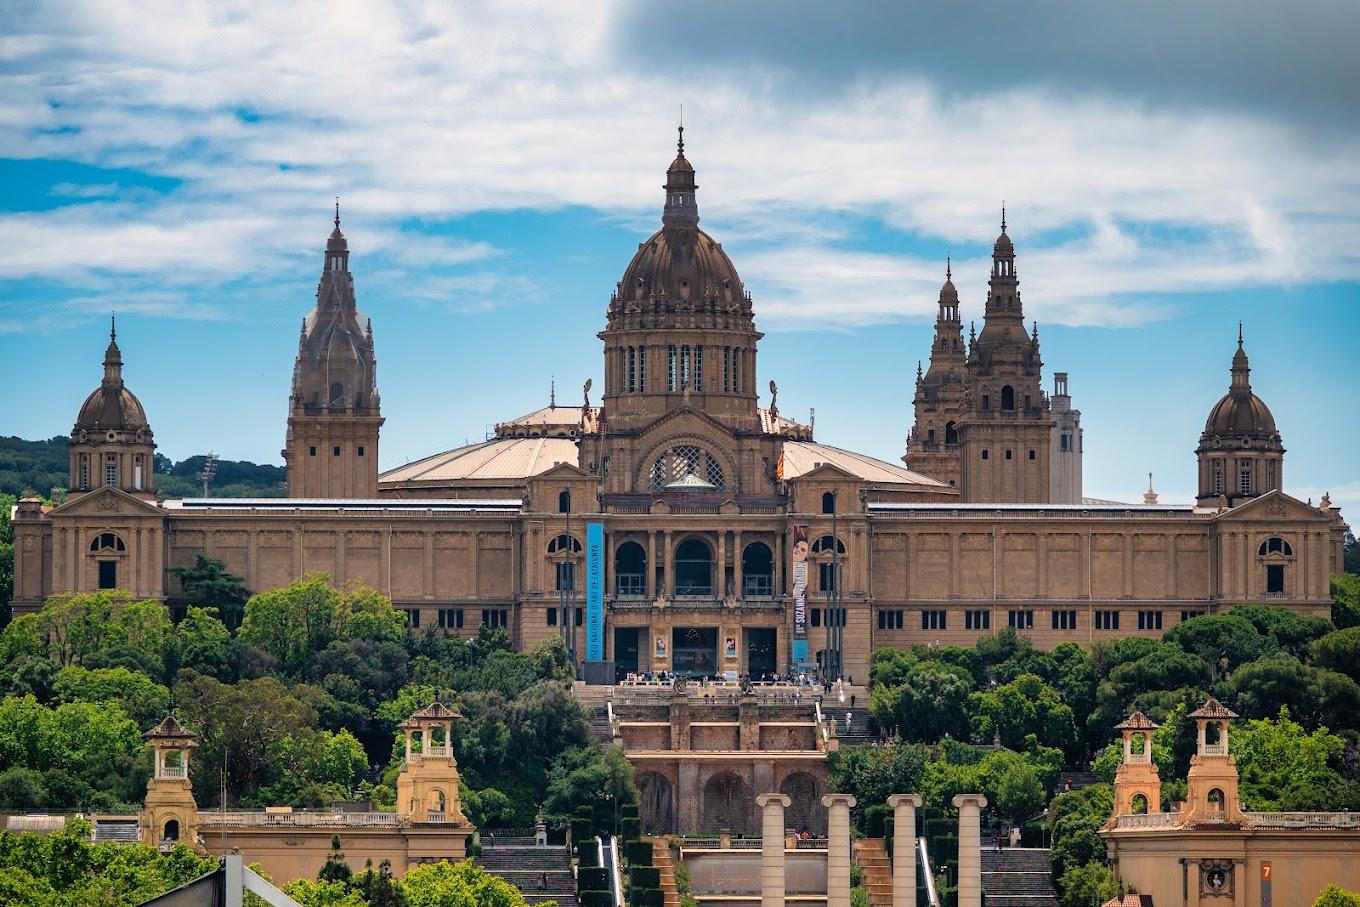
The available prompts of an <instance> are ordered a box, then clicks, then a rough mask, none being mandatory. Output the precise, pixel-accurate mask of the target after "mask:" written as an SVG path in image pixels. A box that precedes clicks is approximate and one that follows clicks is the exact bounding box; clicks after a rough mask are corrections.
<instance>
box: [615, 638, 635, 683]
mask: <svg viewBox="0 0 1360 907" xmlns="http://www.w3.org/2000/svg"><path fill="white" fill-rule="evenodd" d="M638 633H639V630H638V628H637V627H615V628H614V681H615V682H616V683H617V682H618V681H620V680H623V679H624V678H625V677H627V676H628V675H629V674H636V673H637V672H638Z"/></svg>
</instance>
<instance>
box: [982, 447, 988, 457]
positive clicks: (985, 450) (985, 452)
mask: <svg viewBox="0 0 1360 907" xmlns="http://www.w3.org/2000/svg"><path fill="white" fill-rule="evenodd" d="M982 459H984V460H985V459H987V449H986V448H985V447H984V448H983V449H982Z"/></svg>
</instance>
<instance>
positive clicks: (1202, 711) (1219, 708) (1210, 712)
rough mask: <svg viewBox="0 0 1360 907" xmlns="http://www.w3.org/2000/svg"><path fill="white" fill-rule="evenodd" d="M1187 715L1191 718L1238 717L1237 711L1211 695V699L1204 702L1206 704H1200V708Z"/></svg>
mask: <svg viewBox="0 0 1360 907" xmlns="http://www.w3.org/2000/svg"><path fill="white" fill-rule="evenodd" d="M1187 717H1189V718H1236V717H1237V713H1236V712H1234V711H1233V710H1232V709H1230V708H1228V707H1227V706H1225V705H1224V704H1223V703H1221V702H1219V701H1218V700H1217V699H1214V698H1212V697H1210V699H1209V701H1208V702H1206V703H1204V705H1202V706H1200V707H1199V708H1197V709H1195V710H1194V711H1193V712H1191V713H1190V714H1189V715H1188V716H1187Z"/></svg>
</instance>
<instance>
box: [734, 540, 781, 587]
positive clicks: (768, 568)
mask: <svg viewBox="0 0 1360 907" xmlns="http://www.w3.org/2000/svg"><path fill="white" fill-rule="evenodd" d="M741 576H742V595H744V596H745V597H746V598H769V597H770V596H771V595H774V554H773V553H771V551H770V546H769V545H767V544H765V543H764V542H752V543H751V544H749V545H747V546H746V550H745V551H743V552H742V553H741Z"/></svg>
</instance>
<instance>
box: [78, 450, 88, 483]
mask: <svg viewBox="0 0 1360 907" xmlns="http://www.w3.org/2000/svg"><path fill="white" fill-rule="evenodd" d="M80 487H81V488H89V487H90V456H89V454H81V455H80Z"/></svg>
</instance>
